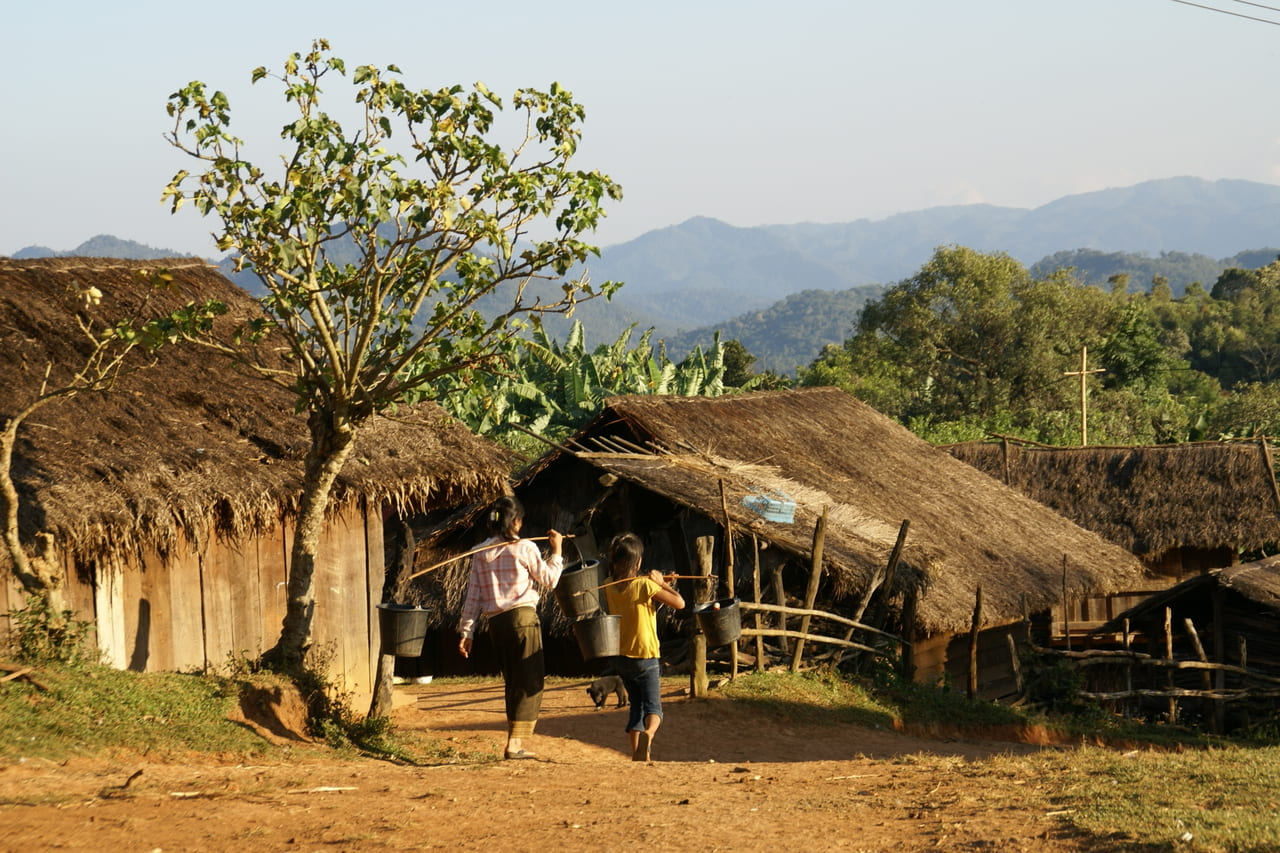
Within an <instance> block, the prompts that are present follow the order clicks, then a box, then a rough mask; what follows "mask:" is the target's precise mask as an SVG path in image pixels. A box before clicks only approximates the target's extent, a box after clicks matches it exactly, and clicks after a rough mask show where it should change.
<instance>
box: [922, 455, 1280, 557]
mask: <svg viewBox="0 0 1280 853" xmlns="http://www.w3.org/2000/svg"><path fill="white" fill-rule="evenodd" d="M946 450H947V451H948V452H949V453H950V454H951V455H952V456H954V457H956V458H957V459H960V460H962V461H964V462H967V463H968V464H970V465H972V466H974V467H975V468H977V469H978V470H980V471H984V472H985V473H987V474H989V475H990V476H992V477H994V478H996V479H997V480H1000V481H1001V482H1004V483H1007V484H1008V485H1010V486H1012V487H1013V488H1015V489H1017V490H1018V491H1020V492H1022V493H1023V494H1025V495H1027V496H1028V497H1030V498H1032V499H1034V500H1037V501H1039V502H1040V503H1043V504H1045V505H1046V506H1049V507H1052V508H1053V509H1055V510H1057V511H1058V512H1060V513H1062V514H1063V515H1065V516H1066V517H1067V518H1070V519H1072V520H1073V521H1075V522H1076V523H1077V524H1079V525H1081V526H1082V527H1087V528H1089V529H1090V530H1093V531H1095V532H1096V533H1098V534H1100V535H1101V536H1102V537H1103V538H1105V539H1107V540H1108V541H1111V542H1114V543H1115V544H1117V545H1120V546H1122V547H1124V548H1126V549H1128V550H1129V551H1132V552H1133V553H1135V554H1142V555H1146V556H1152V557H1158V556H1159V555H1161V554H1163V553H1165V552H1166V551H1168V550H1169V549H1171V548H1178V547H1193V548H1223V547H1229V548H1257V547H1260V546H1262V545H1263V544H1265V543H1267V542H1274V541H1276V540H1277V539H1280V495H1277V492H1276V484H1275V480H1274V479H1273V477H1272V474H1271V460H1270V453H1269V451H1268V448H1267V446H1266V445H1265V443H1263V442H1261V441H1250V442H1198V443H1194V444H1174V445H1161V446H1157V447H1040V446H1037V447H1023V446H1019V445H1016V444H1011V443H1009V442H1001V443H993V442H972V443H966V444H957V445H954V446H951V447H948V448H946Z"/></svg>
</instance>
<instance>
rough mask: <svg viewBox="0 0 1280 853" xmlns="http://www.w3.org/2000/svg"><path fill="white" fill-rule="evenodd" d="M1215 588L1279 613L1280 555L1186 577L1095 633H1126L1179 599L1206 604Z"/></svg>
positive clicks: (1144, 600) (1099, 628)
mask: <svg viewBox="0 0 1280 853" xmlns="http://www.w3.org/2000/svg"><path fill="white" fill-rule="evenodd" d="M1214 586H1219V587H1222V588H1223V589H1228V590H1231V591H1232V592H1236V593H1239V594H1240V596H1241V597H1243V598H1245V599H1247V600H1248V601H1252V602H1253V603H1254V604H1258V605H1260V606H1262V607H1265V608H1267V609H1268V610H1274V611H1276V612H1277V613H1280V555H1277V556H1273V557H1267V558H1266V559H1264V560H1257V561H1255V562H1252V563H1239V564H1237V565H1234V566H1227V567H1225V568H1221V569H1210V570H1209V571H1207V572H1204V573H1203V574H1199V575H1195V576H1193V577H1190V578H1187V579H1186V580H1185V581H1183V582H1182V583H1179V584H1175V585H1174V586H1171V587H1169V588H1168V589H1165V590H1161V591H1160V592H1157V593H1154V594H1153V595H1150V596H1148V597H1147V598H1144V599H1143V600H1142V601H1140V602H1139V603H1138V604H1135V605H1134V606H1133V607H1130V608H1129V609H1128V610H1126V611H1124V612H1123V613H1121V614H1120V615H1118V616H1116V617H1115V618H1114V619H1112V620H1110V621H1109V622H1107V623H1105V624H1103V625H1100V626H1099V627H1097V628H1095V629H1094V630H1093V633H1095V634H1114V633H1118V632H1119V631H1122V630H1124V623H1125V621H1126V620H1128V621H1129V622H1142V621H1148V620H1151V619H1159V618H1163V614H1164V609H1165V608H1166V607H1169V606H1171V605H1172V604H1173V603H1174V602H1176V601H1178V600H1179V599H1183V598H1184V597H1186V596H1193V598H1192V599H1190V600H1194V601H1207V600H1208V592H1207V591H1208V590H1209V589H1211V588H1212V587H1214Z"/></svg>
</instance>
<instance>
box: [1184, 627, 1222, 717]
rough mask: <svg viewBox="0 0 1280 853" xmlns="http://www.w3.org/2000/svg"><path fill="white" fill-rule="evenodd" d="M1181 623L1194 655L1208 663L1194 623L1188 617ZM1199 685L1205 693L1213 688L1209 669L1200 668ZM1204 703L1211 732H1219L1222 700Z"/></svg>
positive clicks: (1207, 657) (1202, 661)
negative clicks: (1193, 649) (1219, 713)
mask: <svg viewBox="0 0 1280 853" xmlns="http://www.w3.org/2000/svg"><path fill="white" fill-rule="evenodd" d="M1182 623H1183V625H1184V627H1186V629H1187V636H1188V637H1190V638H1191V645H1192V646H1193V647H1194V648H1195V650H1196V657H1198V658H1200V662H1201V663H1208V662H1209V656H1208V655H1207V654H1205V652H1204V644H1202V643H1201V642H1200V633H1199V632H1198V631H1196V623H1194V622H1192V621H1191V619H1190V617H1186V618H1184V619H1183V620H1182ZM1218 671H1219V672H1221V670H1218ZM1200 686H1201V687H1202V688H1203V689H1204V692H1206V693H1209V692H1211V691H1212V690H1213V675H1211V674H1210V672H1209V670H1207V669H1206V670H1202V671H1201V673H1200ZM1205 704H1206V705H1207V706H1208V709H1209V711H1210V713H1209V714H1206V715H1205V716H1207V717H1208V718H1209V720H1210V722H1211V724H1212V725H1211V728H1212V730H1213V732H1214V733H1215V734H1220V733H1221V729H1220V728H1219V727H1218V712H1219V706H1220V705H1222V700H1221V699H1212V700H1210V701H1209V702H1206V703H1205Z"/></svg>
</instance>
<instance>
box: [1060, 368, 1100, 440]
mask: <svg viewBox="0 0 1280 853" xmlns="http://www.w3.org/2000/svg"><path fill="white" fill-rule="evenodd" d="M1090 373H1106V371H1105V370H1103V369H1102V368H1101V367H1095V368H1094V369H1093V370H1090V369H1089V348H1088V347H1085V346H1082V347H1080V369H1079V370H1064V371H1062V375H1063V376H1079V377H1080V446H1081V447H1084V446H1085V445H1086V444H1088V443H1089V415H1088V409H1087V408H1086V406H1087V404H1086V402H1085V401H1086V400H1087V399H1088V395H1089V390H1088V386H1087V385H1086V384H1085V380H1086V379H1087V378H1088V377H1089V374H1090Z"/></svg>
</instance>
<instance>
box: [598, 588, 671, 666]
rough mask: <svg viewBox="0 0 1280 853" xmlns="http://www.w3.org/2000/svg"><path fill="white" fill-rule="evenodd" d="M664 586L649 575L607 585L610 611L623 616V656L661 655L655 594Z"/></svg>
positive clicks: (621, 631)
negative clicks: (627, 581)
mask: <svg viewBox="0 0 1280 853" xmlns="http://www.w3.org/2000/svg"><path fill="white" fill-rule="evenodd" d="M661 590H662V587H661V586H659V585H658V584H656V583H654V582H653V581H651V580H650V579H649V578H647V577H638V578H632V579H631V583H620V584H616V585H614V586H609V587H605V590H604V593H605V601H606V602H607V603H608V605H609V612H610V613H612V614H613V615H615V616H621V617H622V620H621V622H620V623H619V634H620V635H621V642H620V644H619V645H620V648H621V652H622V656H623V657H628V658H640V659H644V658H656V657H661V656H662V647H661V645H660V644H659V643H658V605H657V604H655V603H654V601H653V597H654V596H655V595H657V594H658V593H659V592H660V591H661Z"/></svg>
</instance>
